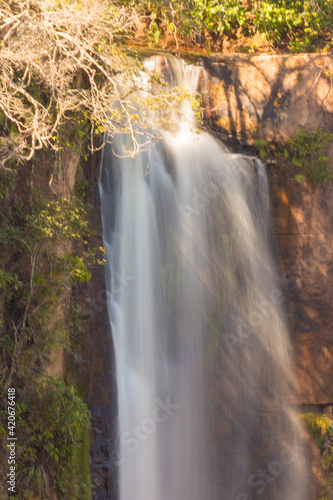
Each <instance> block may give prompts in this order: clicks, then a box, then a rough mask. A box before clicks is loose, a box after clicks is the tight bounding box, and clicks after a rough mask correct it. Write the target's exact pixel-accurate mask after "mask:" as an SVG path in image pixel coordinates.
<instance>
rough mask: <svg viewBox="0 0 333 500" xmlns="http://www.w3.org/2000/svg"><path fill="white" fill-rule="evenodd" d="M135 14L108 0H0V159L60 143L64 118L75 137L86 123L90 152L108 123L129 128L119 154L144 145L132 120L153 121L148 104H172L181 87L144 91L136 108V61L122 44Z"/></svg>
mask: <svg viewBox="0 0 333 500" xmlns="http://www.w3.org/2000/svg"><path fill="white" fill-rule="evenodd" d="M139 17H140V16H139V13H138V11H137V10H136V9H135V8H133V7H132V8H131V7H125V6H121V5H120V3H119V2H114V3H112V2H110V1H108V0H75V1H74V0H72V1H66V0H62V1H58V0H25V1H22V0H11V1H10V2H8V1H7V0H0V25H1V28H0V65H1V77H0V129H1V130H0V132H1V133H0V167H2V168H3V169H4V168H5V169H7V170H10V171H13V170H14V166H15V164H16V163H17V162H22V161H29V160H30V159H31V158H32V157H33V156H34V154H35V152H36V151H38V150H42V149H48V150H55V151H58V152H59V151H61V150H62V149H63V147H64V144H66V143H67V142H68V141H64V137H67V132H66V123H67V124H68V123H72V124H73V123H75V125H76V129H77V130H76V133H77V134H79V136H80V137H83V136H84V137H86V135H87V132H88V131H90V137H91V140H90V149H91V152H93V151H95V150H96V149H98V148H97V147H96V145H95V143H94V136H95V135H100V134H102V133H103V132H105V131H106V130H108V132H109V134H110V135H111V136H112V135H113V134H114V133H116V132H121V131H125V132H129V133H130V134H131V136H132V143H133V144H132V148H130V151H125V152H124V154H135V153H136V152H138V151H140V150H142V149H145V148H146V147H147V144H146V143H144V144H142V140H141V141H140V140H138V135H140V132H139V131H138V130H135V124H136V123H138V122H139V121H140V123H141V124H143V123H145V124H146V128H147V129H148V127H149V126H151V125H154V124H155V119H151V117H152V114H151V110H152V109H155V108H157V107H158V108H159V109H160V108H161V107H169V106H172V105H174V104H175V105H176V104H177V103H178V102H179V99H180V96H181V95H182V91H181V90H180V89H173V90H172V91H169V90H168V89H167V90H165V92H164V94H163V95H160V96H159V97H158V98H157V97H156V96H155V97H153V96H152V97H151V98H150V96H149V95H148V96H147V98H145V99H144V102H143V104H144V106H143V107H142V108H141V110H140V113H139V112H138V107H137V106H135V105H134V102H133V96H134V94H135V92H136V90H138V88H139V87H140V81H139V80H138V78H137V77H138V74H139V71H140V70H142V66H141V63H140V59H139V57H138V55H137V54H135V53H133V52H132V53H130V54H128V53H125V52H124V50H123V48H122V45H123V44H124V43H125V42H126V40H127V38H128V37H129V36H130V35H131V34H133V33H134V31H135V29H136V26H137V24H138V22H139ZM124 83H126V85H124ZM145 109H146V111H144V110H145ZM157 121H158V120H157ZM147 134H148V135H149V133H148V132H147ZM151 139H152V140H153V139H154V135H152V136H151ZM148 142H149V143H150V140H149V141H148Z"/></svg>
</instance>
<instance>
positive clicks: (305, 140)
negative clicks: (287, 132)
mask: <svg viewBox="0 0 333 500" xmlns="http://www.w3.org/2000/svg"><path fill="white" fill-rule="evenodd" d="M332 141H333V134H332V133H330V132H325V131H319V132H318V133H317V134H310V133H308V132H307V131H306V130H300V131H299V133H298V134H297V135H296V137H295V139H293V140H289V141H288V142H289V144H290V149H291V150H290V153H289V156H290V157H291V158H292V162H293V163H294V165H297V166H299V167H300V168H302V169H303V170H304V171H305V173H306V174H307V175H308V176H309V177H310V179H311V181H312V183H313V184H314V185H315V186H317V185H318V184H325V183H326V182H328V181H329V180H331V179H333V173H332V167H331V165H330V163H329V157H328V156H327V150H328V147H329V145H330V144H331V143H332ZM297 180H299V179H297ZM300 180H301V179H300Z"/></svg>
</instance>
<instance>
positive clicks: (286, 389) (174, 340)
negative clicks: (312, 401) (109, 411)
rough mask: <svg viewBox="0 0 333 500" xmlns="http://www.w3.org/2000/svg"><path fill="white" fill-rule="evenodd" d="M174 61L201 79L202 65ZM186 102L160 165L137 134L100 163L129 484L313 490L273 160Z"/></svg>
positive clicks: (138, 493)
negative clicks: (275, 248)
mask: <svg viewBox="0 0 333 500" xmlns="http://www.w3.org/2000/svg"><path fill="white" fill-rule="evenodd" d="M160 61H161V58H157V59H156V58H155V59H153V60H151V62H150V63H148V65H149V64H150V65H151V67H152V68H156V64H157V63H159V62H160ZM163 63H164V64H165V60H163ZM168 68H169V71H170V73H171V75H172V78H171V80H173V83H174V84H185V85H187V86H188V88H189V89H190V90H192V91H193V90H195V89H196V87H197V84H198V79H199V74H200V71H201V69H200V68H196V67H188V66H186V65H185V64H184V63H183V62H182V61H179V60H175V59H173V60H172V63H169V66H168ZM170 68H171V69H170ZM183 111H184V109H183ZM185 114H186V118H185V119H184V120H183V121H182V123H181V124H180V125H179V126H178V130H179V131H178V133H177V134H167V133H166V134H165V136H164V138H163V140H162V141H161V142H160V143H159V144H158V146H157V147H156V148H155V149H154V150H153V152H152V153H151V155H150V159H149V170H148V174H147V169H146V166H147V162H148V154H147V153H143V154H141V155H138V156H136V157H135V158H123V159H121V158H119V157H118V156H117V154H119V155H121V151H122V145H123V144H124V143H125V144H126V146H127V147H129V146H130V144H129V142H128V141H130V139H129V137H127V136H124V135H121V136H119V137H117V138H116V140H115V143H114V145H113V146H112V147H111V146H108V145H107V146H106V147H105V151H104V156H103V162H102V167H101V180H100V193H101V205H102V218H103V237H104V244H105V248H106V250H107V269H106V284H107V289H108V294H109V303H108V308H109V317H110V322H111V327H112V335H113V341H114V347H115V353H116V369H117V380H118V409H119V410H118V411H119V423H118V435H119V444H118V456H117V466H118V481H119V498H120V500H204V499H209V500H215V499H216V500H217V499H219V500H250V499H251V500H252V499H257V498H258V499H259V498H260V499H262V500H307V499H308V498H309V496H308V487H307V481H306V478H305V476H306V474H305V472H306V471H305V465H304V461H303V458H302V454H303V449H302V441H301V439H300V429H299V424H298V421H297V418H296V416H295V414H294V411H293V410H292V408H291V406H290V404H289V397H290V394H291V391H292V386H293V373H292V364H291V352H290V351H291V349H290V343H289V339H288V334H287V330H286V325H285V320H284V316H283V297H282V295H281V293H280V290H279V286H278V277H277V274H276V269H275V263H274V261H273V258H272V252H271V249H270V244H269V230H270V228H269V192H268V186H267V178H266V173H265V170H264V167H263V165H262V164H261V162H259V161H258V160H256V159H254V158H247V157H244V156H242V155H235V154H231V153H230V152H229V151H228V150H227V148H226V147H225V146H223V145H222V144H221V143H219V142H217V141H216V140H215V139H214V138H212V137H211V136H210V135H209V134H207V133H201V134H195V133H193V132H191V128H193V127H194V126H195V123H194V121H193V120H194V119H193V117H192V114H191V112H190V111H189V109H187V110H186V109H185ZM112 148H114V150H115V153H116V155H114V154H113V153H112Z"/></svg>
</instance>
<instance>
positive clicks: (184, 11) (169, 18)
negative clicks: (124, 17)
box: [139, 0, 333, 52]
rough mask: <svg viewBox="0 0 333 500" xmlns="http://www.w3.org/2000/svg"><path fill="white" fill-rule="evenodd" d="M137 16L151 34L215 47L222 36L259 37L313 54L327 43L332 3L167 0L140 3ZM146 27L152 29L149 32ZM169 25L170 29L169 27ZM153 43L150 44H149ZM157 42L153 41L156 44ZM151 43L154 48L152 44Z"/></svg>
mask: <svg viewBox="0 0 333 500" xmlns="http://www.w3.org/2000/svg"><path fill="white" fill-rule="evenodd" d="M139 8H140V12H142V11H143V12H144V13H145V14H148V15H149V16H150V18H151V19H152V22H151V24H150V26H149V30H148V31H149V36H151V32H152V31H154V30H155V31H156V30H158V33H159V35H158V37H160V35H161V31H162V29H163V27H164V29H166V28H167V29H168V30H169V31H170V32H172V33H173V34H174V35H176V36H177V35H178V36H179V37H180V38H181V37H190V38H191V39H192V41H193V39H194V40H195V41H196V42H199V43H203V44H206V45H207V44H209V43H210V42H209V41H207V36H206V35H207V34H209V35H210V37H211V39H212V40H213V43H215V44H218V43H219V42H220V41H221V37H222V36H223V35H225V34H228V35H230V36H231V37H235V38H236V37H237V36H238V35H239V34H240V33H241V34H242V35H245V36H252V35H254V34H255V33H261V34H263V35H265V36H266V38H267V39H268V40H269V41H270V42H271V44H272V45H273V46H274V47H278V48H284V49H285V48H287V49H289V50H290V51H292V52H305V51H316V50H318V49H320V48H325V47H326V48H330V47H332V44H333V2H332V0H316V1H312V0H266V1H262V2H255V3H247V2H245V1H244V0H224V1H221V0H187V1H180V0H172V1H171V2H168V5H165V4H163V3H162V2H157V1H144V2H140V7H139ZM152 23H153V25H154V30H153V29H152ZM170 25H171V27H170ZM155 42H156V41H155ZM157 42H158V40H157ZM157 42H156V43H157Z"/></svg>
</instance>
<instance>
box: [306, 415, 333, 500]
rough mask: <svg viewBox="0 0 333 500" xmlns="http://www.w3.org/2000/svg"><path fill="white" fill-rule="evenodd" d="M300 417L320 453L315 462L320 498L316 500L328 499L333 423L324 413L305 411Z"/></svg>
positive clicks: (332, 484)
mask: <svg viewBox="0 0 333 500" xmlns="http://www.w3.org/2000/svg"><path fill="white" fill-rule="evenodd" d="M300 417H301V419H302V421H303V423H304V424H305V427H306V428H307V430H308V431H309V433H310V435H311V436H312V437H313V438H314V439H315V440H316V443H317V445H318V447H319V448H320V450H321V453H322V456H321V457H320V459H319V460H318V461H317V462H316V469H317V470H318V478H317V479H318V483H319V485H320V498H319V499H318V500H329V499H331V498H332V495H333V450H332V439H333V423H332V421H331V420H330V419H329V418H328V416H327V415H325V414H318V413H305V414H302V415H300ZM329 443H331V446H330V445H329ZM327 445H328V447H327Z"/></svg>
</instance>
